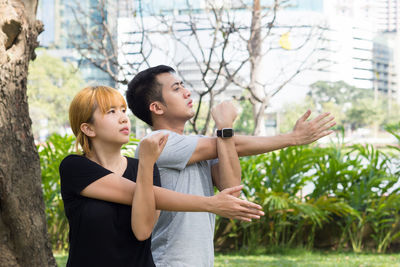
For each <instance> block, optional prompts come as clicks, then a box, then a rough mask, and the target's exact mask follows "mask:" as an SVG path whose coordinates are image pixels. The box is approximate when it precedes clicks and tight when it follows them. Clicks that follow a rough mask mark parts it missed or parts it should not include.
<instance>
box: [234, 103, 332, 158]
mask: <svg viewBox="0 0 400 267" xmlns="http://www.w3.org/2000/svg"><path fill="white" fill-rule="evenodd" d="M310 115H311V111H310V110H308V111H307V112H306V113H304V115H303V116H301V117H300V118H299V119H298V120H297V122H296V124H295V126H294V128H293V131H292V132H290V133H287V134H281V135H276V136H271V137H265V136H236V137H235V139H234V140H235V147H236V151H237V152H238V154H239V156H250V155H258V154H263V153H266V152H270V151H274V150H277V149H281V148H285V147H289V146H298V145H308V144H310V143H312V142H315V141H317V140H318V139H320V138H322V137H324V136H327V135H329V134H331V133H333V131H332V130H331V128H332V127H333V126H335V125H336V122H335V121H334V117H333V116H329V115H330V113H328V112H327V113H323V114H321V115H319V116H317V117H316V118H314V119H312V120H309V121H307V119H308V118H309V117H310Z"/></svg>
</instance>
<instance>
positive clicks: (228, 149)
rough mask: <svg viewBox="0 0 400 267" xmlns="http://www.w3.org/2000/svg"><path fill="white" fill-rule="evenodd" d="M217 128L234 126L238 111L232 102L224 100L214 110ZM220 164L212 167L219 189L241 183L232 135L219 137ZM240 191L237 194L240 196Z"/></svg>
mask: <svg viewBox="0 0 400 267" xmlns="http://www.w3.org/2000/svg"><path fill="white" fill-rule="evenodd" d="M212 116H213V119H214V121H215V125H216V127H217V129H219V130H221V129H223V128H232V126H233V121H234V120H235V118H236V116H237V113H236V109H235V107H234V106H233V104H232V103H230V102H222V103H220V104H219V105H217V106H216V107H214V108H213V110H212ZM216 143H217V153H218V164H216V165H214V166H213V167H212V170H211V171H212V178H213V181H214V185H215V186H216V187H217V188H218V190H220V191H222V190H223V189H226V188H229V187H232V186H237V185H240V182H241V169H240V162H239V157H238V154H237V152H236V148H235V142H234V140H233V139H232V137H228V138H222V137H221V138H217V141H216ZM239 193H240V192H238V194H237V195H236V196H239Z"/></svg>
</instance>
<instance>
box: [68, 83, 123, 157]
mask: <svg viewBox="0 0 400 267" xmlns="http://www.w3.org/2000/svg"><path fill="white" fill-rule="evenodd" d="M121 104H122V105H123V106H125V108H126V102H125V99H124V97H123V96H122V95H121V94H120V93H119V92H118V91H117V90H116V89H114V88H111V87H108V86H89V87H86V88H84V89H82V90H81V91H80V92H79V93H77V94H76V96H75V97H74V99H73V100H72V102H71V104H70V106H69V123H70V125H71V129H72V132H73V133H74V135H75V137H76V141H77V142H76V144H75V150H76V152H77V153H78V154H79V153H80V151H79V145H80V146H81V147H82V150H83V154H90V152H91V148H92V146H91V141H90V138H89V137H88V136H87V135H85V134H84V133H83V132H82V130H81V125H82V123H93V122H94V121H93V113H94V111H95V110H96V108H99V109H100V111H101V113H102V114H106V112H107V111H108V110H109V109H110V108H111V107H112V106H121Z"/></svg>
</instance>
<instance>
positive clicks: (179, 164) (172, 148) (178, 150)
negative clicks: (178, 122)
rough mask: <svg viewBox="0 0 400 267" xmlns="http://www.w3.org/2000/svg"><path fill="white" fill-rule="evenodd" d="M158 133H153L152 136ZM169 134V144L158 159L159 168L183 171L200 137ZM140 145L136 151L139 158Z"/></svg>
mask: <svg viewBox="0 0 400 267" xmlns="http://www.w3.org/2000/svg"><path fill="white" fill-rule="evenodd" d="M156 132H158V131H155V132H153V133H152V134H154V133H156ZM166 132H168V133H169V136H168V141H167V144H166V145H165V147H164V150H163V151H162V152H161V155H160V156H159V157H158V160H157V166H158V167H159V168H170V169H177V170H183V169H184V168H185V167H186V165H187V163H188V161H189V159H190V158H191V157H192V154H193V152H194V151H195V149H196V146H197V142H198V140H199V137H198V136H192V135H180V134H177V133H175V132H171V131H166ZM139 149H140V145H139V146H138V147H137V149H136V154H135V156H136V157H138V155H139V154H138V153H139Z"/></svg>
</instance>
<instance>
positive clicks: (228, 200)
mask: <svg viewBox="0 0 400 267" xmlns="http://www.w3.org/2000/svg"><path fill="white" fill-rule="evenodd" d="M242 188H243V185H239V186H234V187H230V188H227V189H225V190H222V191H221V192H220V193H219V194H217V195H215V196H212V197H210V198H211V209H210V212H212V213H215V214H218V215H219V216H222V217H226V218H230V219H238V220H242V221H247V222H251V219H259V218H260V216H263V215H264V212H263V211H262V207H261V206H260V205H257V204H254V203H252V202H249V201H246V200H242V199H239V198H237V197H235V196H234V194H235V193H236V194H237V193H238V192H240V191H241V190H242Z"/></svg>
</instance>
